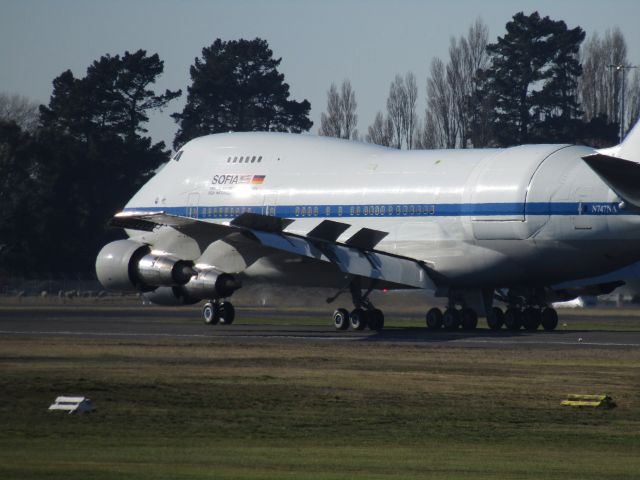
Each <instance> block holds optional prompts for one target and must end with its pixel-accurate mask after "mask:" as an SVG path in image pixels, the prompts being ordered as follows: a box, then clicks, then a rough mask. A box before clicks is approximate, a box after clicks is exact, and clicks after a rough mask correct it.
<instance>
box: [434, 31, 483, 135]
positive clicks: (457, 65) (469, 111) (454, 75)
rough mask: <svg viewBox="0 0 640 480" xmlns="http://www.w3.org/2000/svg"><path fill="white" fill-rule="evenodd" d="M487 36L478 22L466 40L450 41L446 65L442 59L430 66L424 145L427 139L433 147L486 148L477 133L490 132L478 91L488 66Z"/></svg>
mask: <svg viewBox="0 0 640 480" xmlns="http://www.w3.org/2000/svg"><path fill="white" fill-rule="evenodd" d="M488 35H489V33H488V28H487V27H486V25H485V24H484V23H483V22H482V20H480V19H477V20H476V21H475V23H474V24H473V25H471V27H469V31H468V32H467V36H466V37H460V38H459V39H455V38H452V39H451V43H450V45H449V62H448V63H447V64H446V65H445V64H444V63H443V62H442V61H441V60H440V59H435V60H434V61H433V62H432V63H431V70H430V75H429V78H428V79H427V113H426V115H425V124H424V131H423V133H422V143H424V141H425V139H428V144H429V145H431V146H436V147H447V148H455V147H461V148H467V147H468V146H469V145H470V144H474V145H475V146H484V145H485V144H484V142H485V139H484V136H482V135H479V134H478V131H483V132H486V131H487V122H488V115H483V114H482V113H483V108H484V107H485V106H486V104H485V102H482V101H479V100H481V99H480V95H479V91H480V88H481V84H482V80H481V76H480V75H481V72H482V71H483V70H484V69H486V67H487V65H488V63H489V56H488V54H487V52H486V46H487V43H488ZM485 113H486V112H485ZM476 143H482V144H481V145H476Z"/></svg>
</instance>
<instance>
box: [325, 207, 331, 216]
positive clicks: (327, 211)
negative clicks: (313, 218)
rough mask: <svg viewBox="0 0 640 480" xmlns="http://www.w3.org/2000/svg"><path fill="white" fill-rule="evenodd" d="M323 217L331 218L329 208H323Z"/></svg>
mask: <svg viewBox="0 0 640 480" xmlns="http://www.w3.org/2000/svg"><path fill="white" fill-rule="evenodd" d="M324 216H325V217H330V216H331V207H325V209H324Z"/></svg>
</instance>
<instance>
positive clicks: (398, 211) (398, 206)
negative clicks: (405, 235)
mask: <svg viewBox="0 0 640 480" xmlns="http://www.w3.org/2000/svg"><path fill="white" fill-rule="evenodd" d="M396 215H400V205H396Z"/></svg>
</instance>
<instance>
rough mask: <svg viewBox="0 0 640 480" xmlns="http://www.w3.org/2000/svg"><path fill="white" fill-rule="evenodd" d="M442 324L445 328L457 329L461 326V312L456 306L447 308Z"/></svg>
mask: <svg viewBox="0 0 640 480" xmlns="http://www.w3.org/2000/svg"><path fill="white" fill-rule="evenodd" d="M442 326H443V327H444V328H445V330H457V329H458V327H459V326H460V312H458V310H456V309H455V308H447V309H446V310H445V312H444V315H442Z"/></svg>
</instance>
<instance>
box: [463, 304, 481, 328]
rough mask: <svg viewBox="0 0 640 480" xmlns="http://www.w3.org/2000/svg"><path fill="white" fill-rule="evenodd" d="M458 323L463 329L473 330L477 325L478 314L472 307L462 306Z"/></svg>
mask: <svg viewBox="0 0 640 480" xmlns="http://www.w3.org/2000/svg"><path fill="white" fill-rule="evenodd" d="M460 324H461V325H462V329H463V330H475V328H476V327H477V326H478V314H477V313H476V311H475V310H474V309H473V308H464V309H462V311H461V312H460Z"/></svg>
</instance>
